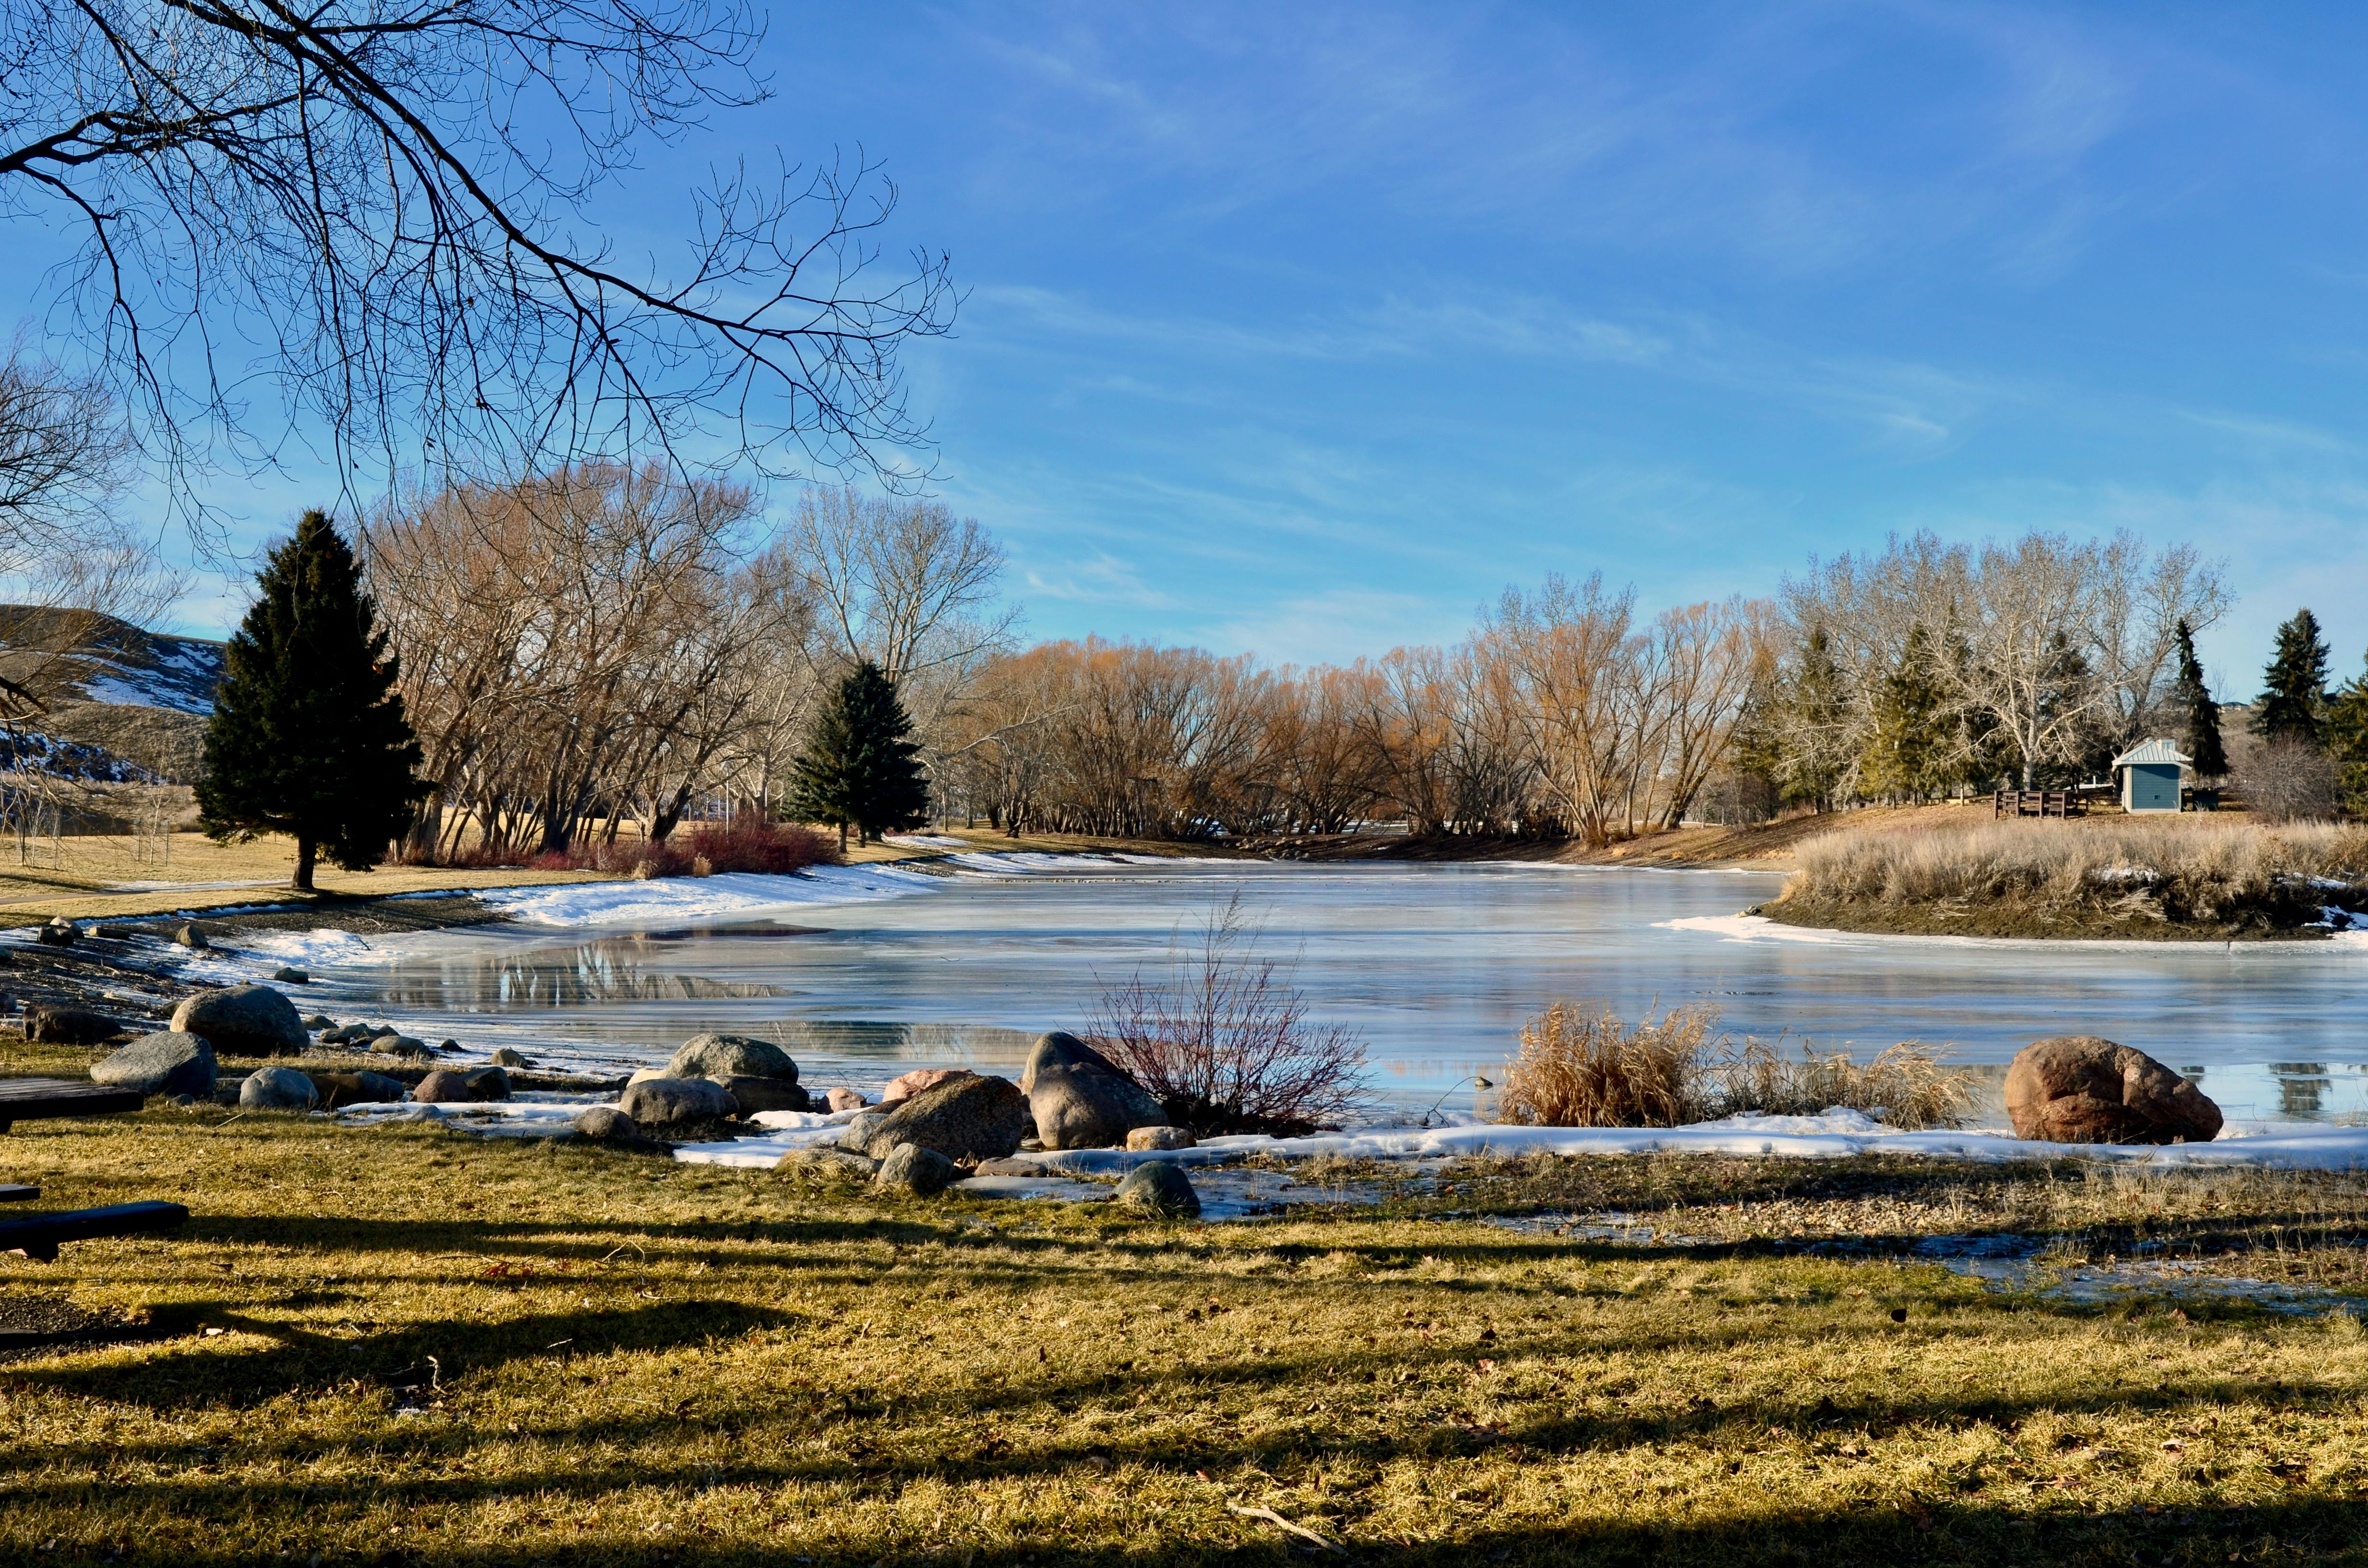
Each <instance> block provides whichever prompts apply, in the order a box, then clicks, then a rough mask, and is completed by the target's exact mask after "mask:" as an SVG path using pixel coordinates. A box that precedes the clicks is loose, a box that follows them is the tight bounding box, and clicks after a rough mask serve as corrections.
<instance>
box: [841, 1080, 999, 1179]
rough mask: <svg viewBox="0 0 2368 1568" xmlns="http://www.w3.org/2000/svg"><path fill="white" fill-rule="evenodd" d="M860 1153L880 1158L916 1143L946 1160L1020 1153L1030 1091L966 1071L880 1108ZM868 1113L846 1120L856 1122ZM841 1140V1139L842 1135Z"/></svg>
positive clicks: (983, 1158)
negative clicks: (896, 1148)
mask: <svg viewBox="0 0 2368 1568" xmlns="http://www.w3.org/2000/svg"><path fill="white" fill-rule="evenodd" d="M883 1109H884V1110H885V1114H884V1115H882V1117H881V1118H880V1119H879V1121H878V1122H877V1123H875V1124H874V1125H873V1126H872V1127H871V1136H870V1137H869V1138H867V1139H865V1140H864V1142H863V1145H862V1148H863V1152H864V1153H867V1154H869V1155H871V1157H872V1158H873V1159H875V1160H884V1159H886V1158H887V1157H888V1152H889V1151H890V1150H892V1149H894V1148H895V1147H897V1146H898V1145H899V1144H904V1143H918V1144H919V1145H920V1146H921V1147H922V1148H924V1149H935V1150H936V1151H937V1152H938V1153H940V1154H943V1155H944V1156H945V1157H946V1158H948V1159H950V1160H960V1161H965V1162H970V1161H977V1160H1000V1159H1008V1158H1009V1157H1010V1156H1011V1155H1013V1154H1016V1153H1019V1140H1020V1139H1022V1138H1024V1137H1026V1136H1027V1134H1028V1131H1029V1125H1030V1123H1029V1116H1028V1096H1025V1095H1023V1094H1021V1093H1020V1092H1019V1085H1017V1084H1015V1083H1013V1082H1012V1081H1011V1080H1010V1079H1008V1078H995V1077H983V1076H981V1075H980V1074H976V1073H964V1074H961V1075H960V1076H958V1077H952V1078H947V1079H944V1080H942V1081H941V1082H939V1083H938V1084H936V1085H932V1086H930V1087H928V1088H926V1089H923V1090H922V1091H921V1092H920V1093H919V1094H917V1095H914V1096H911V1097H910V1098H907V1099H904V1100H900V1101H898V1102H897V1103H896V1104H894V1105H893V1106H888V1107H884V1108H883ZM867 1119H868V1115H859V1116H857V1117H856V1118H855V1119H854V1120H853V1121H851V1122H849V1123H848V1127H849V1129H850V1130H851V1129H853V1128H856V1127H860V1126H862V1125H863V1123H864V1122H865V1121H866V1120H867ZM841 1142H845V1140H844V1139H842V1140H841Z"/></svg>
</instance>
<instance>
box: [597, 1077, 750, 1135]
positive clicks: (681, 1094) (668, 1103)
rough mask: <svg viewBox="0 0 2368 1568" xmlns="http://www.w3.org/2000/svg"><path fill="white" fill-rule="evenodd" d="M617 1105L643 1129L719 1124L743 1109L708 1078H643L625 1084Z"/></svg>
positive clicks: (717, 1084)
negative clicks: (638, 1081)
mask: <svg viewBox="0 0 2368 1568" xmlns="http://www.w3.org/2000/svg"><path fill="white" fill-rule="evenodd" d="M617 1106H618V1108H619V1109H620V1110H622V1111H623V1112H624V1113H625V1114H626V1115H627V1116H630V1117H632V1119H633V1120H634V1122H635V1123H636V1124H637V1125H639V1126H642V1127H675V1126H679V1125H680V1124H682V1123H684V1122H687V1121H716V1120H720V1119H723V1118H724V1117H727V1116H733V1115H735V1114H737V1112H738V1111H739V1108H740V1107H739V1103H738V1102H737V1101H735V1100H734V1099H733V1097H732V1096H730V1095H729V1094H727V1093H726V1092H725V1091H724V1088H723V1085H721V1084H719V1083H716V1082H714V1081H713V1080H712V1079H709V1078H644V1079H643V1080H642V1081H641V1082H640V1083H638V1084H630V1085H626V1088H625V1092H624V1094H623V1095H622V1096H619V1098H618V1101H617Z"/></svg>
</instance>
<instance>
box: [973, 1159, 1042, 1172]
mask: <svg viewBox="0 0 2368 1568" xmlns="http://www.w3.org/2000/svg"><path fill="white" fill-rule="evenodd" d="M971 1174H972V1175H973V1176H1051V1175H1052V1174H1053V1167H1052V1166H1050V1165H1045V1164H1044V1163H1043V1162H1042V1161H1041V1160H1030V1159H1010V1160H981V1161H980V1162H979V1163H978V1164H977V1165H973V1167H971Z"/></svg>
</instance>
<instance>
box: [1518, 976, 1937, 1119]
mask: <svg viewBox="0 0 2368 1568" xmlns="http://www.w3.org/2000/svg"><path fill="white" fill-rule="evenodd" d="M1718 1018H1719V1014H1718V1009H1717V1008H1715V1007H1713V1006H1706V1005H1705V1006H1692V1007H1679V1008H1674V1009H1672V1010H1671V1011H1669V1012H1668V1013H1665V1014H1663V1015H1662V1016H1661V1017H1658V1018H1655V1017H1652V1016H1651V1015H1650V1014H1647V1015H1646V1016H1645V1017H1644V1018H1643V1019H1642V1020H1640V1021H1639V1022H1638V1023H1637V1024H1636V1025H1635V1027H1634V1028H1630V1027H1629V1025H1628V1024H1627V1022H1626V1021H1625V1020H1624V1019H1622V1017H1620V1015H1619V1014H1618V1013H1617V1012H1615V1011H1613V1010H1612V1008H1611V1006H1610V1004H1608V1003H1603V1002H1586V1003H1570V1002H1556V1003H1554V1005H1553V1006H1549V1007H1548V1008H1547V1009H1546V1010H1545V1011H1544V1012H1543V1013H1541V1014H1539V1015H1538V1016H1537V1017H1534V1018H1531V1020H1530V1021H1529V1023H1528V1024H1526V1025H1525V1026H1523V1028H1522V1029H1521V1049H1520V1055H1518V1056H1516V1057H1515V1058H1514V1059H1513V1062H1512V1065H1511V1068H1510V1070H1509V1071H1508V1073H1507V1074H1506V1079H1505V1094H1504V1098H1503V1099H1502V1101H1501V1102H1499V1110H1498V1115H1499V1117H1500V1118H1501V1119H1503V1120H1506V1121H1508V1122H1514V1123H1518V1124H1520V1125H1523V1126H1530V1127H1680V1126H1683V1125H1685V1124H1686V1123H1688V1122H1695V1121H1709V1120H1714V1119H1718V1118H1720V1117H1725V1116H1737V1115H1744V1114H1761V1115H1775V1116H1813V1115H1816V1114H1817V1113H1819V1112H1821V1111H1826V1110H1831V1109H1835V1108H1843V1109H1849V1110H1859V1111H1864V1112H1866V1113H1867V1114H1868V1115H1871V1116H1878V1117H1880V1118H1881V1119H1883V1120H1884V1123H1885V1124H1887V1125H1889V1126H1892V1127H1898V1128H1905V1129H1915V1128H1924V1127H1941V1126H1947V1125H1950V1124H1952V1123H1953V1122H1955V1121H1957V1120H1959V1119H1962V1118H1963V1117H1964V1114H1965V1112H1966V1111H1967V1110H1968V1109H1970V1108H1972V1105H1973V1102H1974V1077H1973V1074H1969V1073H1966V1072H1964V1071H1963V1070H1962V1069H1958V1068H1952V1067H1950V1066H1948V1065H1946V1064H1945V1063H1944V1062H1942V1061H1941V1056H1940V1054H1939V1053H1938V1052H1936V1051H1932V1050H1930V1048H1928V1047H1925V1046H1922V1045H1918V1044H1916V1043H1914V1042H1913V1041H1903V1042H1902V1043H1900V1044H1898V1045H1895V1046H1892V1047H1891V1048H1890V1049H1888V1050H1886V1051H1884V1052H1882V1053H1881V1054H1880V1055H1878V1056H1876V1057H1875V1058H1874V1060H1873V1061H1872V1062H1865V1063H1863V1064H1861V1063H1859V1062H1855V1061H1853V1060H1852V1059H1851V1057H1850V1052H1848V1051H1827V1052H1825V1053H1822V1054H1820V1053H1819V1052H1818V1051H1816V1050H1814V1049H1804V1051H1803V1053H1802V1054H1801V1055H1800V1056H1799V1057H1793V1056H1789V1055H1787V1054H1786V1053H1785V1052H1784V1051H1783V1050H1782V1046H1781V1045H1771V1044H1770V1043H1769V1042H1767V1041H1764V1040H1751V1039H1745V1040H1740V1041H1738V1040H1735V1039H1734V1038H1733V1037H1731V1036H1728V1035H1725V1034H1722V1033H1720V1032H1719V1028H1718Z"/></svg>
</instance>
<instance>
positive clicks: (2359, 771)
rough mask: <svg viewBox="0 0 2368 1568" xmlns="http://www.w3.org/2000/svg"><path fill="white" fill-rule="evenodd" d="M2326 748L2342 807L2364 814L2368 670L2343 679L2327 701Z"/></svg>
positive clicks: (2367, 795)
mask: <svg viewBox="0 0 2368 1568" xmlns="http://www.w3.org/2000/svg"><path fill="white" fill-rule="evenodd" d="M2327 752H2328V756H2332V757H2333V758H2334V759H2335V786H2336V790H2337V792H2338V793H2339V795H2340V797H2341V799H2342V801H2343V809H2344V811H2345V812H2348V813H2350V814H2351V816H2352V817H2354V818H2355V819H2356V818H2363V817H2368V671H2363V672H2362V673H2361V674H2359V675H2356V676H2352V677H2351V679H2350V680H2348V681H2345V682H2344V683H2343V687H2342V689H2341V690H2340V691H2338V692H2336V694H2335V695H2334V697H2332V698H2331V699H2328V704H2327Z"/></svg>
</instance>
